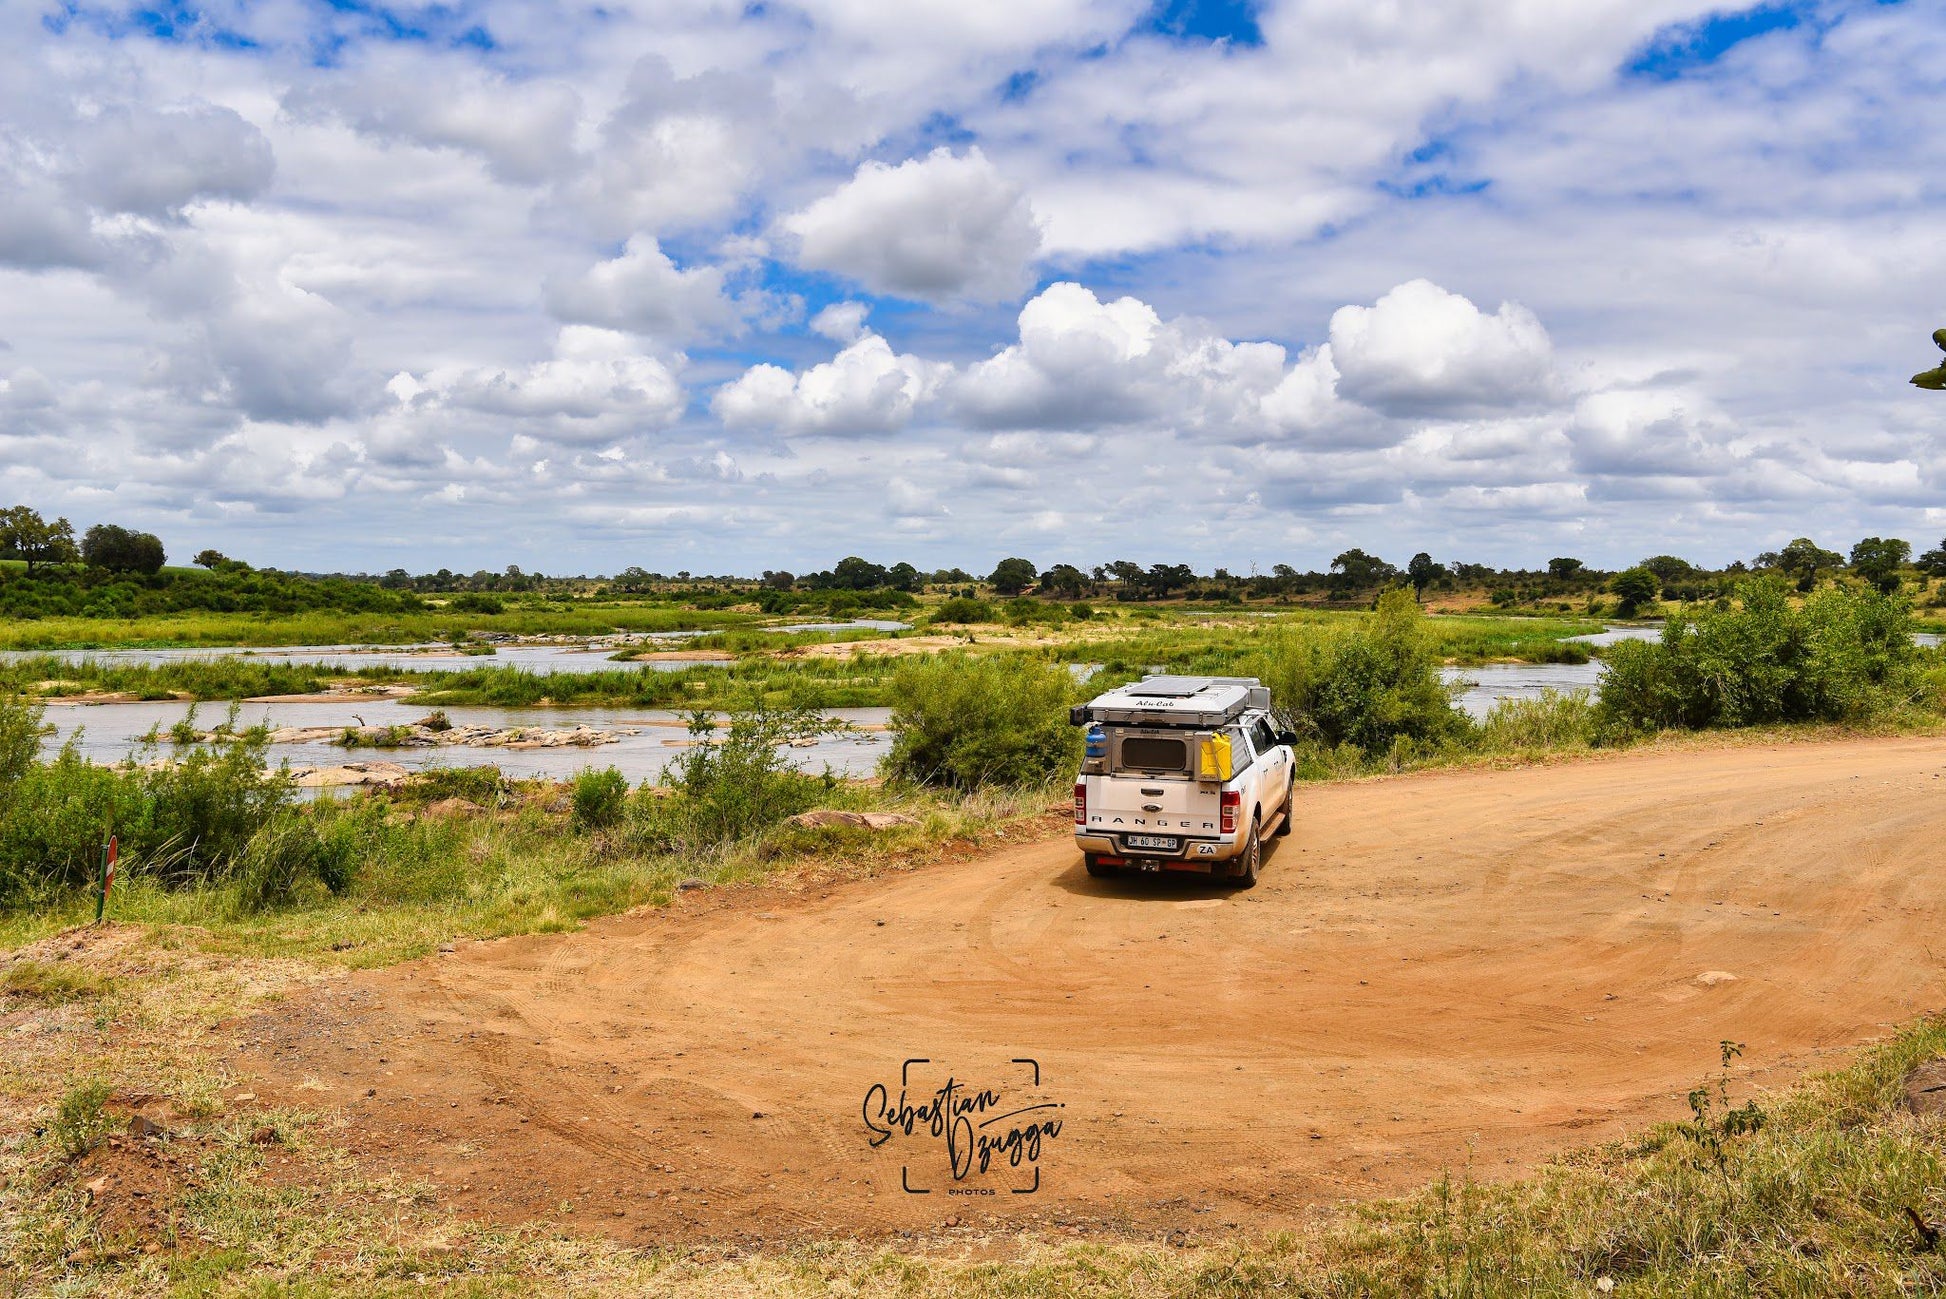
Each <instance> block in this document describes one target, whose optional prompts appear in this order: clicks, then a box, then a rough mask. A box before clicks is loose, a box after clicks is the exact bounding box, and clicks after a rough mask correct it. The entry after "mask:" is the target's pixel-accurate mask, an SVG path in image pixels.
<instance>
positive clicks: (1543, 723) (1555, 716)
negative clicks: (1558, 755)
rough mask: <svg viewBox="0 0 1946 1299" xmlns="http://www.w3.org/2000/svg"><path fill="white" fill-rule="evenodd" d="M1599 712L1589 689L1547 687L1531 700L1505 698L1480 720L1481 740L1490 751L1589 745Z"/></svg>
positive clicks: (1532, 749) (1593, 739) (1511, 751)
mask: <svg viewBox="0 0 1946 1299" xmlns="http://www.w3.org/2000/svg"><path fill="white" fill-rule="evenodd" d="M1596 720H1597V712H1596V708H1595V702H1594V698H1593V696H1592V695H1590V693H1589V692H1588V691H1586V690H1543V691H1541V693H1540V694H1539V695H1538V696H1535V697H1533V698H1529V699H1502V700H1501V701H1500V702H1499V703H1497V704H1495V705H1494V706H1493V707H1492V708H1491V709H1490V710H1488V712H1487V715H1486V718H1485V720H1484V721H1482V722H1481V723H1480V727H1479V734H1478V737H1477V739H1478V743H1479V746H1480V748H1482V749H1484V750H1485V751H1486V752H1488V753H1524V752H1534V751H1546V750H1552V749H1574V748H1587V747H1589V746H1591V745H1593V744H1594V742H1595V736H1596V733H1597V732H1596Z"/></svg>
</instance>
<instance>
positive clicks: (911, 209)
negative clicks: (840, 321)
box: [783, 148, 1041, 302]
mask: <svg viewBox="0 0 1946 1299" xmlns="http://www.w3.org/2000/svg"><path fill="white" fill-rule="evenodd" d="M783 228H784V229H785V230H786V231H787V232H789V233H790V234H793V235H795V236H796V237H797V239H798V260H799V261H800V262H801V263H802V264H803V265H805V266H807V267H810V268H812V269H814V270H823V271H835V272H837V273H838V274H840V275H844V276H848V277H849V278H851V279H854V280H856V281H858V282H859V283H860V284H863V285H864V286H865V287H866V288H868V289H870V290H872V291H873V292H874V293H884V294H891V295H893V296H896V297H902V298H919V299H924V300H927V301H933V302H939V301H945V300H948V299H953V298H969V299H977V300H981V301H996V302H997V301H1005V300H1007V299H1009V298H1015V297H1018V296H1019V295H1020V294H1021V293H1023V292H1025V291H1026V290H1027V289H1028V288H1029V287H1031V286H1032V284H1033V262H1034V258H1035V256H1036V255H1037V254H1038V253H1039V251H1040V244H1041V234H1040V227H1039V225H1038V224H1037V223H1036V222H1035V220H1034V212H1033V209H1032V207H1031V206H1029V204H1028V202H1027V197H1026V195H1025V194H1024V193H1023V192H1022V191H1021V189H1020V187H1019V186H1017V185H1015V184H1013V183H1012V182H1010V181H1008V180H1007V179H1006V178H1005V177H1004V176H1002V175H1001V174H1000V172H999V170H998V169H997V168H996V167H994V165H993V164H992V163H991V162H989V161H988V160H987V156H986V155H985V154H984V153H982V152H981V151H980V150H979V149H978V148H973V149H969V150H968V151H967V152H966V153H965V154H964V155H955V154H954V153H953V151H952V150H950V149H946V148H939V149H935V150H933V151H932V153H930V154H928V155H927V156H926V157H924V158H911V159H908V160H906V161H905V162H902V163H900V164H899V165H898V166H896V167H889V166H886V165H885V164H883V163H878V162H867V163H865V164H863V165H862V166H860V167H859V168H858V171H857V174H855V175H854V176H853V177H852V178H851V179H850V180H849V181H847V182H846V183H845V184H843V185H841V186H839V187H838V188H837V189H836V190H834V191H832V192H831V193H829V194H827V195H825V196H824V197H823V198H821V199H819V200H817V201H816V202H815V203H813V204H811V205H810V206H809V207H807V208H805V209H804V210H803V211H801V212H798V213H796V214H795V215H792V216H790V217H787V218H785V220H784V222H783Z"/></svg>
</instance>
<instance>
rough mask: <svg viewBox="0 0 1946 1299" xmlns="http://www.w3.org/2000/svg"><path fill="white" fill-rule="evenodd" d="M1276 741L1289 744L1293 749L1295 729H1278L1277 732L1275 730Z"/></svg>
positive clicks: (1295, 736)
mask: <svg viewBox="0 0 1946 1299" xmlns="http://www.w3.org/2000/svg"><path fill="white" fill-rule="evenodd" d="M1277 742H1278V743H1279V744H1288V745H1290V746H1291V747H1292V748H1293V749H1295V748H1296V747H1297V732H1296V731H1279V732H1277Z"/></svg>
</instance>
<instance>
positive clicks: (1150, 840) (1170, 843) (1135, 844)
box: [1122, 834, 1176, 852]
mask: <svg viewBox="0 0 1946 1299" xmlns="http://www.w3.org/2000/svg"><path fill="white" fill-rule="evenodd" d="M1122 842H1123V843H1124V844H1126V845H1128V846H1129V847H1130V848H1154V849H1157V850H1159V851H1161V852H1174V851H1175V850H1176V841H1175V840H1174V839H1164V838H1162V837H1161V836H1160V835H1153V834H1131V835H1126V836H1124V837H1123V839H1122Z"/></svg>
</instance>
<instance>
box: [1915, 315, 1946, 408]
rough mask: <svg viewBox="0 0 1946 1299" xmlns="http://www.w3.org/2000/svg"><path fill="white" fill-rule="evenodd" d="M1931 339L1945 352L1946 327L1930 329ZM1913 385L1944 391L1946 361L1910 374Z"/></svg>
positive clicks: (1945, 389) (1945, 384)
mask: <svg viewBox="0 0 1946 1299" xmlns="http://www.w3.org/2000/svg"><path fill="white" fill-rule="evenodd" d="M1932 341H1933V343H1934V344H1935V345H1937V346H1938V348H1939V350H1940V351H1942V352H1946V329H1935V330H1933V331H1932ZM1912 382H1913V385H1914V386H1915V387H1919V388H1930V389H1932V390H1933V391H1934V392H1942V391H1946V361H1941V362H1940V363H1939V364H1938V365H1936V366H1934V367H1933V368H1932V369H1930V370H1921V371H1920V372H1919V373H1917V374H1915V375H1913V376H1912Z"/></svg>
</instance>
